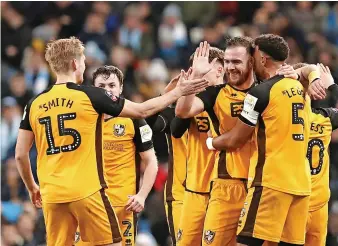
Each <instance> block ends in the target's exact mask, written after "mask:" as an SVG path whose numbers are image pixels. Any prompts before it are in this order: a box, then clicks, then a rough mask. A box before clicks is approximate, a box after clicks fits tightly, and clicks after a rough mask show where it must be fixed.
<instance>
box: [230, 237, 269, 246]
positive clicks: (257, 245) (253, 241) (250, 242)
mask: <svg viewBox="0 0 338 246" xmlns="http://www.w3.org/2000/svg"><path fill="white" fill-rule="evenodd" d="M237 243H241V244H245V245H247V246H261V245H263V243H264V240H262V239H258V238H254V237H247V236H237Z"/></svg>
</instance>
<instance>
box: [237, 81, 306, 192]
mask: <svg viewBox="0 0 338 246" xmlns="http://www.w3.org/2000/svg"><path fill="white" fill-rule="evenodd" d="M309 103H310V101H309V100H305V96H304V91H303V86H302V85H301V83H300V82H299V81H297V80H293V79H288V78H284V77H283V76H274V77H272V78H270V79H269V80H266V81H264V82H263V83H262V84H260V85H258V86H256V87H254V88H252V89H251V90H250V91H249V93H248V94H247V96H246V97H245V100H244V107H243V111H242V114H241V116H240V117H239V119H240V120H241V121H243V122H244V123H246V124H248V125H251V126H256V129H255V136H254V139H255V144H256V148H255V150H254V153H253V157H252V158H251V163H250V171H249V179H248V182H249V185H250V186H265V187H268V188H271V189H275V190H279V191H281V192H285V193H290V194H295V195H309V194H310V192H311V180H310V168H309V165H308V162H307V160H306V158H305V157H306V145H307V139H308V137H309V129H310V126H309V124H310V121H309V120H308V118H309V115H308V113H307V111H308V110H307V108H309Z"/></svg>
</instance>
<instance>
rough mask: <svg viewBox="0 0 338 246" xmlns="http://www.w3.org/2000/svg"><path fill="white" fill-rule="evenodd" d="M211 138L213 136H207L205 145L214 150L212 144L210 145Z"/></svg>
mask: <svg viewBox="0 0 338 246" xmlns="http://www.w3.org/2000/svg"><path fill="white" fill-rule="evenodd" d="M212 140H213V138H207V140H206V144H207V147H208V149H209V150H216V149H215V148H214V146H212Z"/></svg>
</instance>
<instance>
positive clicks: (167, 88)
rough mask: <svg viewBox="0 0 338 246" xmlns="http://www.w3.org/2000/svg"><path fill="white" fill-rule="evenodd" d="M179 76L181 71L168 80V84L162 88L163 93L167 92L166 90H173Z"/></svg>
mask: <svg viewBox="0 0 338 246" xmlns="http://www.w3.org/2000/svg"><path fill="white" fill-rule="evenodd" d="M180 77H181V73H179V74H178V75H176V76H175V77H174V78H172V79H171V80H170V82H169V84H167V86H166V87H165V88H164V93H167V92H169V91H171V90H173V89H174V88H175V87H176V85H177V83H178V81H179V79H180Z"/></svg>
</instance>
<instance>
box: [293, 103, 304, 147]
mask: <svg viewBox="0 0 338 246" xmlns="http://www.w3.org/2000/svg"><path fill="white" fill-rule="evenodd" d="M303 109H304V104H302V103H293V104H292V124H293V125H298V124H300V125H302V126H303V127H302V132H303V133H304V119H303V118H302V117H299V110H303ZM303 133H298V134H292V138H293V140H295V141H304V134H303Z"/></svg>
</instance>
